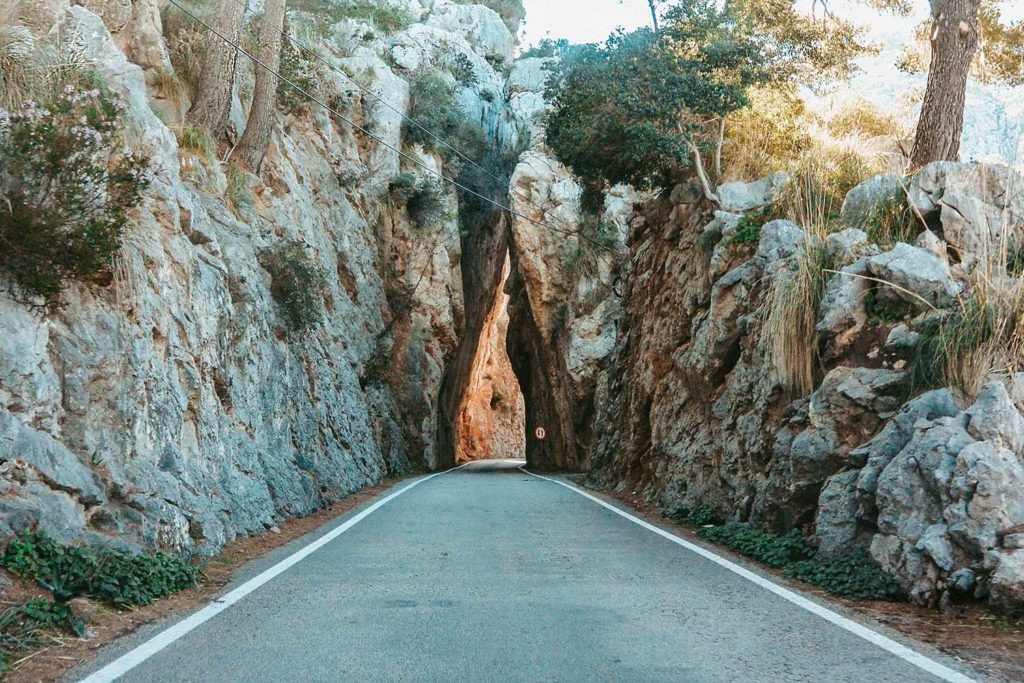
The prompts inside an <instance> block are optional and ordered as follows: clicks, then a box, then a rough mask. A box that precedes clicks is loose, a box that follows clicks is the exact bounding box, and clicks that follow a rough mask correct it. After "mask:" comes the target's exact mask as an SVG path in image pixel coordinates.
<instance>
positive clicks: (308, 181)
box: [0, 0, 527, 553]
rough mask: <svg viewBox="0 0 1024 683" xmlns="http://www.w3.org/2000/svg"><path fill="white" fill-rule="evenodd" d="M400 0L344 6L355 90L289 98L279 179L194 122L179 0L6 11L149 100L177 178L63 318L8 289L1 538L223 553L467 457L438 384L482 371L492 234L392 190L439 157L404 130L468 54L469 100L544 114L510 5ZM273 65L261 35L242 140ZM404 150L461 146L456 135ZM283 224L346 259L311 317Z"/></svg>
mask: <svg viewBox="0 0 1024 683" xmlns="http://www.w3.org/2000/svg"><path fill="white" fill-rule="evenodd" d="M388 4H389V5H390V6H391V7H394V8H396V9H397V10H398V11H401V12H404V13H405V15H406V16H408V17H409V18H410V19H411V23H410V24H409V25H408V26H407V27H405V28H403V29H402V30H400V31H398V32H396V33H394V34H392V35H387V34H386V32H384V31H382V30H380V29H379V28H378V27H377V26H374V25H373V24H372V22H369V21H363V20H358V19H352V18H341V19H338V20H337V21H332V22H331V23H330V25H329V26H328V28H327V30H326V37H325V38H324V41H323V46H324V50H323V52H324V57H325V58H326V59H327V60H328V61H329V62H330V63H331V65H332V66H333V67H334V68H333V69H325V70H324V73H323V78H324V79H325V82H324V83H322V85H321V90H320V91H318V94H320V95H321V96H323V97H324V99H325V100H328V101H329V102H330V104H331V107H332V108H333V109H334V111H333V112H328V111H326V110H325V109H324V108H323V107H319V106H302V107H299V108H297V109H296V110H295V111H291V110H289V111H287V112H283V113H282V115H281V116H280V117H279V122H278V125H277V127H276V129H275V133H274V136H273V140H272V142H271V146H270V150H269V153H268V155H267V158H266V161H265V162H264V165H263V168H262V172H261V173H260V175H259V176H256V175H252V174H249V173H232V169H231V168H230V166H229V165H226V164H220V163H217V162H216V160H208V159H205V160H204V159H202V158H201V157H202V155H201V154H200V153H198V152H196V151H195V150H193V149H191V148H188V147H187V146H186V145H184V144H179V139H180V138H181V135H180V133H181V131H182V128H183V124H182V114H183V113H184V109H185V108H187V97H184V98H183V96H182V95H181V93H167V92H166V91H165V89H164V88H163V87H161V83H162V82H164V81H166V80H167V78H168V75H169V74H173V66H172V60H171V58H170V56H169V48H168V45H169V41H172V40H174V39H175V36H171V35H165V33H167V29H166V28H165V27H164V26H163V22H164V21H165V20H166V19H167V14H166V12H167V8H166V7H165V5H166V3H163V2H160V1H159V0H134V1H127V0H125V1H121V0H117V1H113V0H112V1H109V2H104V1H100V2H88V3H78V4H76V3H72V2H69V1H68V0H47V2H43V3H35V2H21V3H15V6H14V7H13V9H12V10H11V12H10V13H9V14H10V16H5V17H4V20H5V21H7V22H9V23H11V24H13V25H22V26H26V27H28V28H29V29H31V31H32V35H33V38H34V39H35V40H36V41H38V42H39V43H40V44H42V43H44V42H47V41H48V42H51V43H52V42H55V41H57V40H65V41H73V42H74V43H75V44H76V45H77V46H78V48H79V53H80V56H81V58H82V60H83V61H84V62H86V63H88V64H89V65H91V66H92V67H93V68H95V69H96V70H97V71H98V72H99V74H100V76H101V78H102V79H103V81H104V83H105V84H106V85H107V86H108V87H109V88H110V89H112V90H113V91H115V92H117V93H119V94H120V95H122V96H123V97H124V98H125V99H126V101H127V103H128V109H127V111H126V114H125V118H126V119H127V121H128V122H129V123H130V126H131V128H132V129H133V131H134V135H135V137H137V138H138V140H139V141H141V143H142V145H143V146H144V147H145V149H146V151H147V152H148V153H149V154H150V155H151V156H152V157H153V159H154V161H155V181H154V184H153V186H152V187H151V189H150V190H149V191H148V192H147V195H146V198H145V201H144V203H143V205H142V207H141V208H140V209H139V210H138V211H137V212H136V214H135V215H133V216H132V218H131V221H130V229H129V230H128V231H127V234H126V237H125V239H124V245H123V249H122V252H123V253H122V254H121V255H120V256H119V258H118V268H117V272H116V274H115V277H114V278H113V279H112V281H111V282H110V283H106V284H103V285H100V286H97V285H96V284H95V283H84V284H75V285H73V286H71V287H70V288H69V290H68V291H67V292H66V293H65V295H64V301H63V303H64V305H63V307H62V308H61V310H60V311H59V312H57V313H55V314H52V315H39V314H37V313H33V312H31V311H30V310H29V309H28V308H26V307H25V306H23V305H21V304H19V303H16V302H15V301H14V300H13V299H11V298H9V297H7V296H4V295H0V328H2V329H3V334H2V335H0V537H7V536H9V535H10V534H12V533H14V532H16V531H18V530H20V529H22V528H27V527H31V526H38V527H40V528H41V529H43V530H44V531H46V532H48V533H50V534H52V535H54V536H56V537H58V538H60V539H64V540H70V539H76V538H86V539H92V540H101V541H106V542H110V541H113V542H118V543H122V544H126V545H129V546H135V547H138V546H149V547H161V548H165V549H170V550H179V551H191V550H198V551H200V552H203V553H212V552H216V550H217V549H218V548H220V547H221V546H222V545H223V544H224V543H225V542H227V541H229V540H231V539H232V538H234V537H235V536H236V535H238V534H244V533H251V532H257V531H262V530H264V529H267V528H271V527H273V526H274V525H275V523H276V522H277V521H278V520H280V519H282V518H285V517H289V516H295V515H305V514H308V513H310V512H311V511H313V510H315V509H317V508H319V507H320V506H322V505H324V504H325V503H327V502H329V501H331V500H334V499H337V498H340V497H342V496H345V495H347V494H348V493H350V492H353V491H355V490H358V489H360V488H361V487H364V486H366V485H368V484H372V483H374V482H377V481H379V480H380V479H382V478H383V477H386V476H390V475H397V474H402V473H405V472H410V471H415V470H417V469H421V468H425V467H435V466H439V465H441V464H444V462H446V461H447V460H450V459H451V457H452V455H451V454H449V453H447V452H442V451H443V450H444V447H445V444H444V443H443V438H439V435H438V429H439V427H438V425H439V424H440V422H442V420H441V418H440V416H439V405H442V404H443V403H444V400H443V399H441V398H439V397H441V396H442V395H443V394H444V393H445V391H447V392H448V393H449V394H453V395H454V394H459V392H461V391H463V387H461V386H454V387H451V388H448V389H445V388H443V387H442V384H443V380H444V377H445V374H446V372H450V370H451V366H452V365H453V364H454V363H455V360H453V359H455V358H456V356H457V355H458V353H457V352H458V350H459V349H460V348H461V347H462V346H466V347H467V348H469V347H473V346H475V343H476V340H475V339H469V338H467V334H470V335H471V334H474V332H476V333H478V330H476V331H474V325H476V326H477V327H480V326H481V324H482V323H481V321H482V320H483V318H484V317H486V313H487V312H489V311H490V309H491V307H492V306H491V304H492V303H493V301H494V297H493V296H492V295H491V294H492V293H488V292H483V293H482V294H480V293H478V292H477V290H476V289H474V287H476V286H477V285H479V284H480V283H476V282H471V283H470V286H469V287H468V288H467V287H464V283H463V272H462V270H463V267H464V266H465V262H466V260H467V257H468V258H470V259H472V258H476V257H477V256H479V254H478V253H477V252H476V251H475V250H476V248H477V247H476V246H475V242H473V241H472V240H467V241H466V243H467V244H468V245H469V247H468V248H469V253H468V255H467V254H465V253H464V250H463V240H462V239H461V238H460V227H459V217H458V207H457V204H458V203H457V201H456V197H455V195H454V193H453V192H452V191H450V190H445V191H444V195H443V197H442V199H441V202H442V203H443V208H444V218H443V219H440V220H437V221H433V222H431V223H430V224H429V225H426V226H420V225H418V224H417V222H416V221H415V220H413V219H412V218H411V217H410V216H409V212H408V211H407V210H406V209H405V207H403V206H401V204H400V202H397V201H395V200H394V199H393V197H392V193H391V184H392V181H393V179H394V178H395V177H396V176H397V175H398V174H399V173H400V172H401V171H411V172H413V173H415V174H416V175H418V176H421V177H423V176H427V177H429V176H428V174H426V172H425V171H423V170H422V169H420V168H418V167H416V166H411V167H410V164H409V162H408V161H403V159H402V158H401V157H400V155H399V154H398V153H397V152H396V151H395V150H397V149H403V145H402V113H403V112H406V111H408V108H409V90H410V86H409V84H410V82H412V81H413V80H414V79H415V78H416V77H418V76H419V75H420V74H421V73H423V72H424V70H425V69H427V68H428V67H430V68H434V67H436V66H437V65H438V64H442V65H443V64H447V63H449V60H451V58H453V57H454V56H455V55H460V56H461V58H462V61H463V62H464V63H465V65H466V67H465V68H466V69H468V70H469V71H470V72H471V75H472V78H469V77H466V78H465V83H463V84H459V85H458V86H457V87H456V98H457V101H458V103H459V104H460V106H461V108H462V109H463V110H464V112H465V114H466V116H467V117H468V118H469V119H470V120H473V121H478V122H479V123H480V124H481V126H482V127H483V129H484V131H485V132H486V134H487V135H488V137H489V139H490V140H492V141H493V142H494V143H495V144H497V145H498V146H502V147H507V148H512V147H513V146H515V145H518V144H520V143H519V142H518V138H519V136H521V135H523V131H525V130H527V127H526V124H525V123H524V122H523V120H522V119H521V118H519V117H517V114H516V111H515V108H514V107H510V106H509V103H508V98H507V97H506V74H505V71H504V70H503V69H504V68H505V67H504V66H503V65H505V64H510V63H511V60H512V50H513V47H514V40H513V37H512V34H511V32H510V31H509V29H508V27H507V26H506V25H505V23H503V22H502V20H501V18H500V17H499V16H498V15H497V14H496V13H495V12H493V11H492V10H490V9H488V8H486V7H482V6H478V5H470V4H457V3H451V2H443V1H439V2H425V3H420V2H417V1H410V0H406V1H404V2H390V3H388ZM161 9H163V10H164V14H163V15H162V14H161ZM179 21H181V22H186V23H187V19H184V18H180V17H179ZM445 73H447V72H445ZM253 76H254V70H253V65H252V63H251V62H250V61H249V60H247V59H244V58H240V59H239V74H238V83H237V85H236V97H235V103H234V106H233V110H232V131H231V132H230V134H229V136H235V139H237V135H238V134H239V133H240V131H241V127H242V126H243V125H244V120H245V117H244V111H245V108H246V97H247V96H251V92H252V80H253ZM445 77H446V78H450V79H451V81H452V82H453V83H454V81H455V79H454V78H453V77H451V76H450V74H449V75H447V76H445ZM353 78H355V79H358V80H359V82H360V83H361V84H362V85H363V86H365V90H360V89H358V88H357V87H356V86H355V85H354V84H353ZM335 114H341V115H343V116H344V117H345V118H347V119H349V120H351V121H354V122H356V123H358V124H359V125H361V126H362V127H363V128H365V129H366V130H367V131H368V132H369V133H372V137H371V136H370V135H365V134H362V133H359V132H358V131H356V130H354V129H353V127H352V126H350V125H348V124H346V123H345V122H344V121H342V120H340V117H339V116H336V115H335ZM176 132H177V133H179V135H178V136H177V137H176V135H175V133H176ZM404 149H405V152H406V153H407V154H410V155H414V156H415V157H416V158H417V159H418V160H419V161H420V162H421V163H423V164H425V165H427V166H432V167H434V168H440V166H441V163H442V162H441V159H440V157H439V156H438V154H437V153H434V152H427V151H424V150H423V149H422V148H420V147H409V146H406V147H405V148H404ZM220 151H221V152H223V150H220ZM502 201H504V200H502ZM491 223H493V224H494V225H507V221H503V220H500V219H498V218H496V219H495V220H493V221H491ZM494 232H495V234H498V238H496V240H495V243H497V244H500V251H501V253H502V255H503V254H504V253H505V249H506V247H505V238H504V237H503V233H501V228H495V229H494ZM278 244H289V245H299V247H300V248H301V250H302V251H303V252H304V253H305V254H307V255H309V257H310V258H311V259H312V261H313V262H314V263H315V264H316V265H317V266H318V268H319V270H320V271H321V272H322V273H323V276H324V280H325V292H324V296H323V311H322V315H321V316H320V318H321V319H320V320H319V322H318V323H317V324H316V325H315V326H313V327H312V328H311V329H309V330H307V331H305V332H303V333H302V334H301V335H295V334H292V333H290V332H289V330H288V328H287V325H286V323H285V320H284V319H283V314H282V311H281V307H280V305H279V303H278V302H276V301H275V299H274V296H273V294H272V292H273V290H274V286H275V285H274V282H273V278H272V277H271V275H270V273H269V272H268V271H267V270H266V269H265V268H264V267H262V266H261V255H262V254H263V253H265V250H267V249H269V248H272V247H273V246H275V245H278ZM497 263H498V265H497V266H496V269H497V271H498V272H499V275H500V271H501V266H502V262H500V261H498V262H497ZM488 297H490V298H488ZM479 311H483V314H480V313H479ZM492 322H493V321H492ZM467 330H468V332H467ZM459 395H461V394H459ZM456 400H457V399H456Z"/></svg>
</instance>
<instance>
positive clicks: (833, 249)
mask: <svg viewBox="0 0 1024 683" xmlns="http://www.w3.org/2000/svg"><path fill="white" fill-rule="evenodd" d="M943 169H945V170H943ZM954 170H955V173H957V174H959V175H957V176H956V179H954ZM943 174H945V175H943ZM936 178H938V180H937V179H936ZM943 178H944V179H945V180H943ZM994 178H998V179H999V181H998V187H1000V188H1004V190H999V191H996V190H994V189H993V187H994V186H995V185H996V183H995V181H994V180H992V179H994ZM984 179H988V180H984ZM1018 181H1020V178H1019V177H1018V176H1015V175H1014V174H1012V172H1010V171H1008V170H1007V169H1000V168H987V167H979V166H969V165H962V166H960V165H956V166H954V167H952V170H951V169H949V168H945V167H943V166H937V167H934V168H933V167H929V168H928V169H925V170H924V171H922V173H921V175H920V176H918V177H917V178H915V179H913V181H912V182H911V183H910V186H911V188H912V189H911V199H912V201H914V202H915V206H917V207H919V208H920V209H921V210H922V212H924V213H925V214H926V216H925V217H926V218H927V221H928V222H927V228H925V227H924V226H922V228H921V229H922V235H921V237H919V238H918V239H917V240H916V244H905V243H897V244H895V245H894V246H880V245H878V244H873V243H871V241H870V240H869V239H868V235H867V234H866V233H865V232H863V231H861V230H859V229H856V228H849V229H846V230H842V231H840V232H836V233H833V234H830V235H828V237H827V239H823V240H818V239H817V238H814V237H811V236H808V235H805V234H804V233H803V231H802V230H800V228H799V227H798V226H796V225H793V224H792V223H788V222H786V221H774V222H771V223H768V224H765V225H763V226H760V228H759V230H758V233H757V236H756V241H755V242H750V241H749V235H750V230H751V228H750V227H749V226H750V217H749V216H748V218H747V219H746V221H745V222H741V218H742V216H741V215H740V214H738V213H735V212H727V211H721V210H713V208H714V207H711V206H709V205H708V204H707V203H706V202H705V201H704V200H703V198H702V196H701V193H700V192H698V191H697V189H696V188H694V187H692V186H689V185H681V186H679V187H677V188H676V189H675V191H673V192H672V193H671V195H670V196H662V197H659V198H657V199H655V200H653V201H650V202H648V203H647V204H645V205H644V206H643V207H642V208H641V209H640V210H639V211H638V213H637V214H636V215H635V216H634V217H633V218H632V220H631V224H630V235H629V239H628V244H629V245H630V264H629V266H628V272H629V277H628V278H627V279H626V280H625V285H624V288H623V298H622V301H621V304H620V306H621V311H622V312H621V322H620V325H619V337H618V340H617V343H616V346H615V350H614V352H613V353H614V356H613V362H612V363H611V365H610V367H609V369H608V371H607V379H606V380H605V381H606V383H607V388H606V390H605V393H604V394H603V397H605V400H604V401H603V403H602V404H600V405H599V412H598V414H597V417H596V420H595V421H596V425H597V428H596V429H597V433H596V438H595V451H594V456H593V460H592V467H591V472H590V478H591V480H592V481H593V482H594V483H596V484H599V485H603V486H608V487H613V488H616V489H619V490H627V491H630V492H633V493H635V494H638V495H640V496H643V497H645V498H646V499H648V500H650V501H653V502H657V503H658V504H660V505H662V506H663V507H665V508H668V509H677V508H685V509H689V510H695V509H698V508H701V507H704V506H709V507H711V508H713V509H714V511H715V512H716V513H717V515H718V516H719V517H721V518H722V519H725V520H728V521H731V522H734V523H743V524H751V525H755V526H762V527H768V528H771V529H774V530H777V531H785V530H788V529H792V528H799V529H802V530H803V531H804V532H805V533H808V534H813V535H814V537H815V539H816V541H817V543H818V545H819V547H820V549H821V550H822V551H823V552H826V553H843V552H845V551H847V550H850V549H851V548H853V547H854V546H862V547H866V548H869V549H870V552H871V554H872V555H873V556H874V557H875V559H876V560H878V561H879V563H880V564H881V565H882V567H883V568H884V569H885V570H886V571H888V572H889V573H891V574H892V575H893V576H895V577H896V578H897V579H898V580H899V581H900V583H901V584H902V585H903V586H904V588H906V590H907V591H908V593H909V594H910V595H911V597H912V599H913V600H915V601H916V602H919V603H935V602H938V601H939V600H940V599H943V600H950V599H957V598H962V597H965V596H975V597H979V598H984V597H989V596H991V599H992V601H993V603H994V604H1000V605H1004V606H1010V605H1016V604H1019V596H1020V595H1021V591H1022V589H1024V575H1021V573H1020V571H1019V567H1020V561H1019V557H1018V553H1019V551H1018V550H1017V543H1018V539H1020V538H1024V536H1019V535H1018V534H1019V531H1020V529H1021V528H1024V527H1021V526H1020V525H1021V524H1022V523H1024V508H1022V507H1021V502H1020V500H1019V499H1020V491H1022V490H1024V487H1022V486H1021V481H1020V477H1021V473H1022V471H1024V470H1022V468H1024V452H1022V451H1021V449H1020V446H1021V441H1022V440H1024V437H1022V433H1021V428H1022V425H1024V418H1022V416H1021V413H1020V410H1019V408H1018V406H1017V405H1016V404H1015V402H1014V401H1013V400H1012V396H1014V395H1016V394H1011V393H1010V391H1011V390H1014V388H1013V386H1012V384H1013V383H1011V387H1010V389H1009V390H1008V388H1007V386H1008V385H1007V384H1006V383H1005V382H1004V381H1002V380H998V381H990V382H989V383H988V384H986V385H985V387H984V390H983V391H981V392H980V393H979V394H978V395H977V396H976V398H974V399H973V400H968V399H965V398H964V397H962V396H960V397H959V398H958V397H956V396H954V393H953V392H951V391H950V390H948V389H940V390H934V391H928V392H923V393H922V392H921V391H920V389H918V390H917V392H916V393H919V394H920V395H918V396H916V397H913V398H911V399H910V400H909V401H908V400H907V398H908V392H909V393H910V395H911V396H912V395H913V393H915V392H914V389H915V388H916V387H917V385H916V384H915V383H914V382H916V381H917V380H916V379H914V380H912V379H911V377H912V375H911V374H909V373H910V371H909V368H910V366H909V364H910V363H911V362H912V361H913V358H914V354H915V353H917V351H916V349H917V347H918V346H919V344H921V343H923V342H922V340H923V339H924V338H925V336H926V335H928V334H933V333H934V329H935V327H934V324H935V323H934V321H935V320H936V316H939V317H941V316H943V315H949V314H950V313H949V312H948V311H949V310H950V309H951V310H953V311H956V310H963V309H962V307H963V306H968V304H967V303H965V302H967V301H968V300H969V299H970V297H973V296H977V295H978V294H977V291H976V290H978V288H980V287H987V286H990V284H991V281H982V280H979V279H977V278H975V277H974V276H972V272H974V271H975V267H974V266H971V265H969V264H968V263H967V262H968V261H970V260H971V259H972V258H973V259H974V260H975V263H976V264H977V263H980V258H982V257H984V258H986V259H987V258H990V253H989V252H982V253H981V254H972V253H971V252H969V251H965V247H963V246H960V245H965V244H970V245H975V244H982V243H984V244H991V243H992V241H991V239H990V237H991V232H990V231H991V229H992V225H993V221H994V216H996V215H997V214H999V215H1001V216H1003V220H1004V221H1007V220H1010V221H1011V222H1012V221H1013V220H1017V219H1013V218H1012V215H1013V210H1012V209H1009V208H1007V207H1009V206H1011V204H1012V197H1013V194H1012V192H1010V191H1009V190H1008V189H1006V188H1011V187H1015V184H1016V182H1018ZM902 182H903V181H901V186H902ZM766 185H770V184H766ZM895 186H896V183H895V181H893V180H891V179H887V178H886V177H879V178H874V179H871V180H869V181H868V183H866V185H865V186H863V187H860V188H857V189H855V190H854V191H853V192H851V193H850V197H848V199H847V204H846V209H845V212H846V213H847V214H848V215H849V216H859V217H861V218H863V217H865V216H872V215H874V214H875V211H876V209H877V207H878V206H879V205H881V204H882V203H884V202H888V201H891V192H890V190H892V189H893V188H894V187H895ZM913 188H916V189H913ZM936 188H938V189H936ZM926 190H927V192H926ZM734 194H735V193H734ZM748 194H749V193H748ZM942 197H950V199H949V200H948V201H949V202H951V203H949V204H945V205H944V204H942V202H943V201H944V200H943V199H942ZM926 198H930V199H929V201H932V205H930V206H929V205H927V204H926V203H925V200H926ZM953 198H956V199H955V200H954V199H953ZM954 201H955V206H957V207H974V208H973V209H972V210H964V211H962V212H961V211H959V210H956V211H954V209H953V206H954V204H953V203H952V202H954ZM740 205H743V206H746V205H749V206H757V205H758V202H754V201H753V200H751V201H747V202H745V203H744V202H740V203H739V204H737V206H740ZM944 206H945V207H946V208H945V209H944V208H943V207H944ZM944 211H945V212H946V213H943V212H944ZM953 213H955V214H956V217H955V218H952V217H951V216H952V215H953ZM1007 216H1010V218H1007ZM851 220H852V219H851ZM741 224H742V225H744V226H745V227H744V228H743V230H744V233H743V237H742V238H740V237H739V235H740V232H739V226H740V225H741ZM1005 225H1006V223H1005V222H1004V226H1005ZM1017 229H1019V228H1018V227H1017V224H1014V225H1012V226H1011V227H1010V228H1009V229H1008V230H1007V229H1006V228H1005V227H1004V228H1003V230H1002V232H1001V233H1000V234H1001V235H1002V236H1005V235H1007V234H1009V235H1011V236H1012V235H1014V234H1015V230H1017ZM954 234H955V235H958V236H960V237H959V239H960V240H961V241H960V242H959V243H958V245H957V246H954V245H953V244H949V243H948V242H947V241H946V240H947V239H951V236H952V235H954ZM947 246H948V248H947ZM808 249H813V250H814V252H813V254H819V256H817V257H816V258H820V259H823V262H824V263H827V264H829V265H827V266H820V265H818V266H812V267H823V268H828V269H829V271H828V272H830V273H831V274H828V273H826V276H825V277H824V278H823V279H824V285H823V286H822V289H821V291H820V295H819V297H818V299H817V301H818V302H819V303H818V308H817V310H816V311H815V312H814V313H815V320H814V325H813V333H812V334H809V335H808V337H807V338H806V340H803V343H802V344H801V343H797V342H796V341H795V340H794V341H790V342H788V344H789V345H788V346H784V347H783V351H782V352H783V353H784V354H787V358H791V357H796V358H798V359H799V358H808V357H809V358H814V359H816V360H814V363H815V364H816V365H817V367H816V368H815V369H814V388H813V390H812V391H811V392H810V394H809V395H807V396H805V397H804V396H799V395H797V396H793V395H792V394H791V388H790V387H789V386H788V385H787V384H786V383H785V382H783V381H782V378H783V374H784V371H785V368H784V367H782V366H781V365H779V363H780V360H779V358H780V356H779V346H778V345H779V344H780V343H784V342H785V340H783V342H780V340H779V338H778V337H777V336H773V335H777V334H778V326H777V324H776V327H775V328H772V327H771V325H770V324H769V322H768V319H769V317H770V314H769V312H768V311H769V309H771V307H772V306H776V305H778V302H779V301H780V300H781V301H783V302H784V301H785V299H786V297H797V296H806V294H805V293H804V292H801V291H797V290H794V289H793V287H794V286H795V285H794V283H795V282H798V281H799V278H795V277H794V273H796V272H798V271H799V270H800V269H801V268H806V267H808V266H807V265H806V263H807V258H809V257H808V251H807V250H808ZM954 259H955V260H954ZM1003 267H1004V264H1002V263H1000V264H997V265H996V267H995V269H994V270H993V272H995V273H997V275H996V277H995V279H996V281H998V282H1004V281H1003V280H1000V279H999V277H1000V276H998V273H999V272H1000V270H1001V269H1002V268H1003ZM1005 282H1006V283H1007V284H1006V286H1008V287H1013V286H1016V285H1015V284H1014V283H1015V282H1016V281H1015V280H1013V279H1010V278H1008V279H1006V280H1005ZM779 288H781V289H779ZM778 291H781V292H782V294H781V296H782V299H779V298H778V297H777V292H778ZM801 301H802V299H801ZM944 308H945V309H947V312H946V313H942V312H941V311H942V309H944ZM936 311H939V312H938V313H937V312H936ZM788 315H790V316H791V317H790V318H786V319H784V320H785V322H786V324H788V325H795V324H798V323H797V318H795V317H792V316H793V315H794V314H793V313H789V314H788ZM773 324H774V323H773ZM929 330H931V331H929ZM804 354H807V355H804ZM787 362H790V361H788V360H787ZM915 377H916V376H915ZM958 395H959V394H958ZM997 586H998V588H997Z"/></svg>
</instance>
